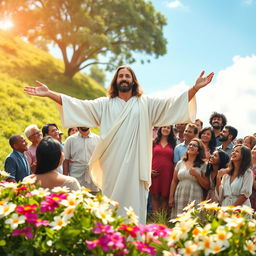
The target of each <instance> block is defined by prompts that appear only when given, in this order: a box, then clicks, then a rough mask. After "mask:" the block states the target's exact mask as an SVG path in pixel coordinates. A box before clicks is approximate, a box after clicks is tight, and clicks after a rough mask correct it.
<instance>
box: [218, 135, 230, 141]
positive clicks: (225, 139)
mask: <svg viewBox="0 0 256 256" xmlns="http://www.w3.org/2000/svg"><path fill="white" fill-rule="evenodd" d="M227 140H228V137H224V136H221V135H220V141H221V142H224V141H227Z"/></svg>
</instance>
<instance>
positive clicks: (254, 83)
mask: <svg viewBox="0 0 256 256" xmlns="http://www.w3.org/2000/svg"><path fill="white" fill-rule="evenodd" d="M153 4H154V6H155V8H156V9H157V10H158V11H160V12H161V13H163V14H164V15H165V16H166V18H167V21H168V25H167V26H166V27H165V30H164V32H165V33H164V34H165V37H166V39H167V40H168V53H167V54H166V55H165V56H163V57H160V58H158V59H153V58H152V59H151V63H150V64H144V65H141V64H139V63H137V64H134V65H132V68H133V69H134V70H135V72H136V74H137V76H138V79H139V81H140V83H141V84H142V88H143V90H144V92H145V93H147V94H156V93H157V94H159V95H161V94H164V95H168V94H172V93H179V92H180V91H182V90H184V89H187V88H188V87H190V86H191V85H193V84H194V82H195V80H196V78H197V77H198V75H199V74H200V72H201V70H205V71H206V73H210V72H212V71H213V72H214V73H215V77H214V79H213V82H212V83H211V84H210V85H209V86H208V87H206V88H204V89H202V90H201V91H200V92H199V93H198V95H197V105H198V113H197V117H198V118H200V119H202V120H203V121H204V125H205V126H208V125H209V123H208V120H209V116H210V114H211V113H212V112H213V111H217V112H220V113H224V114H225V115H226V117H227V119H228V124H229V125H232V126H234V127H236V128H237V129H238V131H239V133H238V136H239V137H244V136H246V135H250V134H252V133H254V132H256V104H255V99H256V19H255V14H256V0H180V1H166V0H154V1H153Z"/></svg>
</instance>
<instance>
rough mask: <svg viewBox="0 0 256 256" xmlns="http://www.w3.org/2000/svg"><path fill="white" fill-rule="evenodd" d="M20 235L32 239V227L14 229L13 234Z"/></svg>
mask: <svg viewBox="0 0 256 256" xmlns="http://www.w3.org/2000/svg"><path fill="white" fill-rule="evenodd" d="M19 235H24V236H26V237H27V238H28V239H32V238H33V233H32V227H26V228H23V229H15V230H13V232H12V236H19Z"/></svg>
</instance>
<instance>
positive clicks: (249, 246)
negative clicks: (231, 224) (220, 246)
mask: <svg viewBox="0 0 256 256" xmlns="http://www.w3.org/2000/svg"><path fill="white" fill-rule="evenodd" d="M244 249H245V250H246V251H248V252H250V253H251V254H253V255H255V254H256V243H255V242H253V241H251V240H247V241H245V245H244Z"/></svg>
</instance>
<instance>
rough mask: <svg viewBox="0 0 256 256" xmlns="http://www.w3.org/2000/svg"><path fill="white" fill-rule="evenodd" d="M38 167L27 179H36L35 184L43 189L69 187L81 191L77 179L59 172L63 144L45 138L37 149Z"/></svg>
mask: <svg viewBox="0 0 256 256" xmlns="http://www.w3.org/2000/svg"><path fill="white" fill-rule="evenodd" d="M36 158H37V165H36V171H35V174H32V175H30V176H28V177H26V178H25V179H24V180H26V179H27V178H36V179H35V183H36V184H40V186H41V187H43V188H49V189H53V188H54V187H67V188H69V189H70V190H79V189H80V188H81V187H80V184H79V182H78V181H77V179H76V178H74V177H70V176H65V175H62V174H60V173H59V172H58V171H57V168H58V167H59V166H60V165H61V164H62V162H63V159H64V154H63V151H62V146H61V144H60V143H59V142H58V141H57V140H55V139H53V138H52V137H48V136H47V137H44V138H43V139H42V140H41V142H40V143H39V144H38V146H37V149H36Z"/></svg>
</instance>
